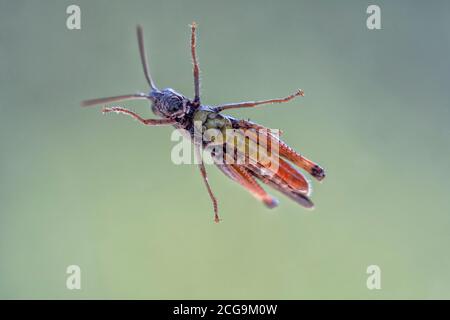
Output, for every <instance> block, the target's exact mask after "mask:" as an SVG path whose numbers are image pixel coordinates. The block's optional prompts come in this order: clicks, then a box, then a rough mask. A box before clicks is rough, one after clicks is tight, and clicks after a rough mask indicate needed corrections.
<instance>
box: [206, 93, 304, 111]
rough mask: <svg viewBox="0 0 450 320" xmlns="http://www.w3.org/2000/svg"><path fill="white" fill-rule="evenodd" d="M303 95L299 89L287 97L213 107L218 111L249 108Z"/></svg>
mask: <svg viewBox="0 0 450 320" xmlns="http://www.w3.org/2000/svg"><path fill="white" fill-rule="evenodd" d="M304 95H305V93H304V91H303V90H301V89H299V90H298V91H297V92H296V93H294V94H291V95H290V96H287V97H285V98H281V99H270V100H262V101H247V102H238V103H230V104H224V105H220V106H217V107H215V108H214V109H215V110H216V111H218V112H220V111H223V110H227V109H237V108H251V107H255V106H258V105H261V104H269V103H283V102H288V101H290V100H292V99H294V98H295V97H298V96H302V97H303V96H304Z"/></svg>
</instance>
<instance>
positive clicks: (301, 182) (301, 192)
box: [221, 120, 314, 208]
mask: <svg viewBox="0 0 450 320" xmlns="http://www.w3.org/2000/svg"><path fill="white" fill-rule="evenodd" d="M237 127H239V128H243V129H249V128H253V129H256V130H260V129H266V128H264V127H262V126H259V125H256V124H253V123H250V122H247V121H243V120H239V123H238V125H237ZM267 130H268V129H267ZM238 132H241V134H242V136H245V138H247V139H250V140H252V141H253V142H254V143H253V144H251V143H248V142H246V143H242V144H240V145H239V144H238V145H237V146H236V147H235V150H236V154H239V153H240V154H241V155H245V159H246V161H245V164H242V165H241V168H243V169H245V174H244V175H245V177H244V179H245V180H246V181H247V182H248V181H249V178H248V176H249V175H252V176H254V177H256V178H258V179H259V180H261V181H262V182H264V183H265V184H267V185H269V186H271V187H272V188H274V189H276V190H278V191H280V192H281V193H283V194H285V195H286V196H288V197H289V198H291V199H292V200H294V201H295V202H297V203H298V204H300V205H302V206H304V207H306V208H313V207H314V204H313V203H312V201H311V200H310V199H309V195H310V193H311V185H310V182H309V181H308V180H307V179H306V178H305V176H304V175H303V174H302V173H301V172H300V171H298V170H297V169H295V168H294V167H293V166H292V165H291V164H290V163H289V162H287V161H286V160H284V159H283V158H282V157H283V156H284V157H285V158H286V159H288V160H291V161H293V160H294V159H296V160H297V161H296V162H295V163H296V164H299V163H302V164H305V162H300V161H298V159H299V157H301V156H300V155H298V154H297V153H295V152H294V151H292V149H290V148H289V147H287V145H286V144H284V143H283V144H281V143H279V142H280V140H279V139H278V137H275V136H272V135H271V134H270V131H269V137H268V139H266V141H264V139H260V138H258V133H257V132H256V131H254V130H238ZM244 140H245V139H244ZM232 141H233V140H232V139H228V137H227V140H226V143H233V142H232ZM272 143H279V150H278V152H274V153H272V154H267V155H263V156H261V153H260V152H255V150H253V149H255V148H257V147H261V146H262V147H263V148H266V149H270V147H271V144H272ZM255 146H256V147H255ZM252 151H253V152H252ZM255 155H258V156H257V157H256V156H255ZM274 157H275V158H276V161H277V162H278V166H272V165H268V164H270V163H273V162H271V161H272V160H273V159H274ZM301 159H304V158H303V157H301ZM293 162H294V161H293ZM228 166H231V168H232V169H234V170H235V167H233V165H228ZM302 167H304V166H302ZM225 169H227V168H226V167H225ZM221 170H222V171H224V168H221ZM228 170H230V169H228ZM230 171H231V170H230ZM224 173H225V174H227V172H225V171H224ZM227 175H228V176H230V173H228V174H227ZM250 177H251V176H250ZM251 178H252V181H253V183H252V184H256V181H255V179H254V178H253V177H251ZM232 179H233V178H232ZM239 179H243V178H242V177H241V178H239ZM234 180H235V181H238V180H237V179H236V178H234ZM238 182H239V183H241V184H242V182H241V181H238ZM258 187H259V188H260V189H262V188H261V187H260V186H259V185H258Z"/></svg>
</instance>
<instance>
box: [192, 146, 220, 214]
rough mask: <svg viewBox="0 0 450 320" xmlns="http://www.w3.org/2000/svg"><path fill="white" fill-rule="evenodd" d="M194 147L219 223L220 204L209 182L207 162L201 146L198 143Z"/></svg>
mask: <svg viewBox="0 0 450 320" xmlns="http://www.w3.org/2000/svg"><path fill="white" fill-rule="evenodd" d="M194 148H195V154H196V156H197V158H198V160H199V161H200V163H199V164H198V167H199V169H200V173H201V174H202V178H203V181H204V182H205V185H206V189H207V190H208V194H209V197H210V198H211V201H212V203H213V208H214V222H215V223H219V222H220V218H219V210H218V206H217V199H216V197H215V196H214V193H213V192H212V189H211V186H210V185H209V182H208V174H207V173H206V168H205V164H204V163H203V159H202V155H201V151H200V147H199V146H197V145H194Z"/></svg>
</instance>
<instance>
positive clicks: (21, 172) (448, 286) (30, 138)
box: [0, 0, 450, 299]
mask: <svg viewBox="0 0 450 320" xmlns="http://www.w3.org/2000/svg"><path fill="white" fill-rule="evenodd" d="M372 2H373V1H370V2H368V1H339V2H333V1H298V0H292V1H256V0H255V1H240V0H239V1H209V0H208V1H207V0H205V1H185V0H179V1H166V0H164V1H162V0H161V1H156V0H150V1H126V2H125V1H50V0H47V1H24V0H20V1H6V0H1V1H0V297H1V298H44V299H46V298H64V299H71V298H76V299H78V298H106V299H109V298H124V299H128V298H139V299H141V298H149V299H161V298H180V299H181V298H183V299H184V298H186V299H187V298H191V299H197V298H209V299H215V298H235V299H240V298H255V299H259V298H267V299H308V298H342V299H346V298H356V299H358V298H368V299H379V298H386V299H392V298H450V254H449V246H450V232H449V230H450V205H449V191H450V170H449V169H450V166H449V158H450V143H449V137H450V104H449V100H450V99H449V98H450V94H449V90H448V86H449V82H450V62H449V61H450V60H449V59H450V32H449V30H450V3H449V2H448V1H432V2H430V3H425V2H420V1H395V2H394V1H376V3H372ZM71 4H77V5H79V6H80V8H81V30H68V29H67V28H66V19H67V16H68V15H67V14H66V8H67V6H69V5H71ZM369 4H377V5H379V6H380V8H381V23H382V29H381V30H368V29H367V27H366V19H367V17H368V15H367V14H366V9H367V7H368V5H369ZM193 20H195V21H196V22H197V23H198V25H199V39H198V54H199V59H200V66H201V71H202V95H203V102H204V103H206V104H218V103H223V102H237V101H242V100H253V99H267V98H274V97H282V96H285V95H287V94H290V93H292V92H293V91H294V90H296V89H297V88H303V89H304V90H305V92H306V97H305V98H299V99H296V100H295V101H293V102H291V103H289V104H285V105H273V106H261V107H259V108H255V109H247V110H236V111H232V112H231V111H230V112H229V113H230V114H232V115H234V116H237V117H245V118H250V119H251V120H253V121H256V122H259V123H261V124H264V125H267V126H269V127H272V128H280V129H282V130H283V131H284V139H285V141H287V142H288V143H289V144H290V145H292V146H293V147H294V148H295V149H297V150H299V151H300V152H302V153H303V154H305V155H306V156H308V157H310V158H311V159H313V160H315V161H317V162H319V163H320V164H321V165H323V166H324V167H325V168H326V169H327V173H328V176H327V178H326V179H325V180H324V181H323V183H321V184H319V183H316V182H313V184H314V193H313V200H314V201H315V203H316V209H315V210H314V211H313V212H308V211H305V210H303V209H302V208H301V207H299V206H298V205H296V204H295V203H293V202H291V201H290V200H288V199H286V198H285V197H283V196H281V195H280V196H279V195H278V193H276V192H273V193H274V194H275V195H277V196H279V199H280V200H281V203H280V206H279V207H278V208H276V209H274V210H269V209H266V208H265V207H264V206H263V205H262V204H261V203H259V202H257V201H256V200H255V199H253V198H252V197H251V196H250V195H249V194H248V193H246V192H245V191H244V190H243V189H242V188H241V187H240V186H239V185H237V184H235V183H233V182H231V181H230V180H228V179H227V178H226V177H225V176H223V174H222V173H221V172H219V171H218V170H217V169H216V168H214V167H212V166H209V167H208V168H207V170H208V171H209V175H210V182H211V184H212V187H213V189H214V190H215V192H216V195H217V197H218V198H219V207H220V211H221V215H222V218H223V223H221V224H219V225H215V224H214V223H213V220H212V208H211V203H210V200H209V197H208V195H207V192H206V190H205V187H204V185H203V182H202V180H201V177H200V174H199V172H198V169H197V167H196V166H195V165H181V166H176V165H174V164H173V163H172V162H171V159H170V152H171V149H172V147H173V146H174V145H175V142H172V141H170V134H171V132H172V129H171V128H169V127H153V128H152V127H145V126H142V125H140V124H138V123H137V122H135V121H132V120H131V119H130V118H127V117H124V116H120V115H102V114H101V112H100V109H101V107H100V106H99V107H92V108H81V107H80V101H81V100H83V99H87V98H94V97H101V96H109V95H117V94H123V93H130V92H131V93H133V92H136V91H140V90H144V91H146V90H147V89H148V88H147V85H146V82H145V79H144V76H143V73H142V70H141V66H140V61H139V56H138V50H137V43H136V36H135V26H136V24H138V23H140V24H142V25H143V27H144V31H145V41H146V43H147V49H148V53H149V56H150V66H151V70H152V73H153V77H154V79H155V81H156V82H157V84H158V85H159V86H160V87H166V86H168V87H173V88H175V89H176V90H178V91H180V92H183V93H185V94H186V95H189V96H192V92H193V81H192V71H191V60H190V55H189V45H188V44H189V27H188V25H189V24H190V23H191V22H192V21H193ZM122 105H123V106H125V107H129V108H132V109H134V110H136V111H138V112H139V113H140V114H143V115H149V116H150V110H149V108H148V105H147V103H146V102H142V101H140V102H139V101H138V102H126V103H123V104H122ZM69 265H78V266H80V268H81V281H82V282H81V283H82V288H81V290H72V291H70V290H68V289H67V288H66V278H67V276H68V275H67V274H66V268H67V266H69ZM369 265H377V266H379V267H380V268H381V290H368V288H367V287H366V280H367V277H368V274H367V273H366V269H367V267H368V266H369Z"/></svg>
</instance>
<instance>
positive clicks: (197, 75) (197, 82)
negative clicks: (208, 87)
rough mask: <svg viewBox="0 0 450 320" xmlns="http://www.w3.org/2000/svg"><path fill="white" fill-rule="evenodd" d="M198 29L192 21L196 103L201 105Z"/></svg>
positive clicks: (192, 53)
mask: <svg viewBox="0 0 450 320" xmlns="http://www.w3.org/2000/svg"><path fill="white" fill-rule="evenodd" d="M196 29H197V24H196V23H195V21H194V22H192V24H191V55H192V64H193V71H194V94H195V97H194V104H196V105H200V68H199V66H198V61H197V51H196V46H197V41H196V35H195V31H196Z"/></svg>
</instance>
